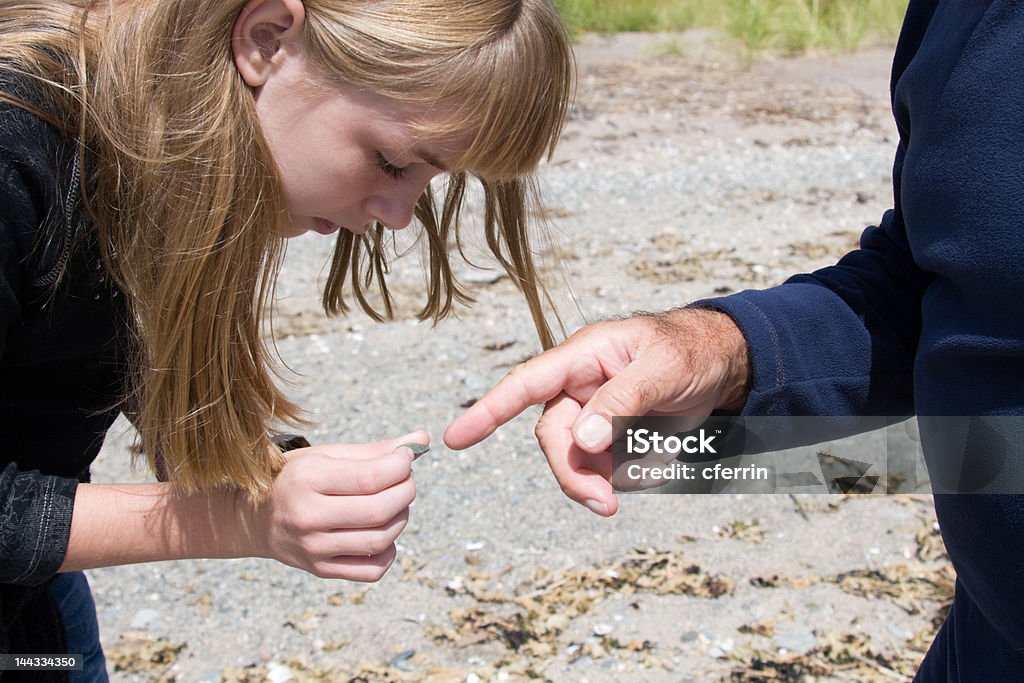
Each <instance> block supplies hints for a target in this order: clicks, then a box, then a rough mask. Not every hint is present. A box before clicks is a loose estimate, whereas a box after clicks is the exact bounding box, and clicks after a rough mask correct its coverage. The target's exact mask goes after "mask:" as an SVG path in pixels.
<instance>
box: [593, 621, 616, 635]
mask: <svg viewBox="0 0 1024 683" xmlns="http://www.w3.org/2000/svg"><path fill="white" fill-rule="evenodd" d="M611 632H612V625H611V624H594V633H595V634H597V635H599V636H606V635H608V634H609V633H611Z"/></svg>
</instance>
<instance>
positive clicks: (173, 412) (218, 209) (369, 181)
mask: <svg viewBox="0 0 1024 683" xmlns="http://www.w3.org/2000/svg"><path fill="white" fill-rule="evenodd" d="M572 73H573V72H572V63H571V53H570V50H569V47H568V43H567V40H566V36H565V34H564V32H563V28H562V26H561V24H560V21H559V18H558V15H557V13H556V11H555V10H554V9H553V7H552V5H551V2H550V0H472V1H468V2H467V1H461V2H456V1H455V0H305V1H303V0H248V1H247V2H246V1H244V0H234V1H227V0H225V1H224V2H217V3H209V2H205V1H204V0H136V1H134V2H131V3H117V2H110V3H102V2H88V1H86V0H69V1H63V2H62V1H59V0H35V1H33V0H20V1H19V0H0V174H2V179H0V194H2V196H3V199H2V200H0V325H2V334H0V387H2V391H0V401H2V402H3V405H2V410H0V427H2V428H3V433H4V435H5V437H6V446H7V447H6V448H5V449H4V452H3V454H2V455H0V458H2V463H3V464H2V468H3V469H2V474H0V557H2V562H0V584H2V586H0V652H14V653H28V652H42V653H58V652H72V653H86V654H87V658H86V659H87V661H86V669H87V670H88V668H89V667H90V666H92V667H93V673H92V674H91V675H93V676H95V677H104V676H105V674H104V673H103V660H102V652H101V651H100V650H99V641H98V637H97V635H96V628H95V614H94V610H93V608H92V607H91V598H90V596H89V593H88V587H87V584H85V582H84V576H83V575H82V574H81V573H80V571H81V570H82V569H86V568H91V567H100V566H109V565H116V564H121V563H131V562H145V561H151V560H163V559H175V558H193V557H240V556H259V557H272V558H275V559H277V560H279V561H281V562H284V563H286V564H289V565H292V566H295V567H299V568H302V569H305V570H307V571H310V572H312V573H314V574H316V575H318V576H322V577H340V578H346V579H351V580H360V581H374V580H377V579H378V578H379V577H380V576H381V575H382V574H383V573H384V571H386V569H387V568H388V566H389V565H390V563H391V562H392V560H393V559H394V555H395V550H394V544H393V542H394V540H395V538H396V537H397V535H398V534H399V533H400V532H401V531H402V529H403V528H404V527H405V524H406V520H407V515H408V506H409V504H410V502H411V501H412V499H413V496H414V485H413V483H412V478H411V468H410V462H411V459H412V457H413V456H412V452H411V451H410V449H408V448H405V447H402V444H405V443H408V442H419V443H426V441H427V438H428V437H427V435H426V433H425V432H422V431H421V432H415V433H413V434H409V435H406V436H403V437H400V438H398V439H391V440H387V441H381V442H377V443H372V444H362V445H346V444H332V445H326V446H320V447H312V448H303V449H299V450H296V451H292V452H291V453H289V454H288V457H287V458H286V457H285V456H284V455H283V454H282V453H281V451H280V449H278V448H276V447H275V446H274V443H273V440H272V438H271V436H270V435H269V433H268V430H269V429H270V428H271V426H272V425H276V424H281V423H289V422H291V423H294V422H295V421H296V420H297V419H298V415H299V411H298V409H297V407H296V406H294V405H293V404H291V403H290V402H289V401H288V400H287V399H286V398H285V396H284V395H283V393H282V392H281V391H280V389H279V388H278V387H277V385H276V384H275V367H274V365H273V363H272V360H273V359H272V357H271V353H270V351H268V349H267V347H266V346H265V345H264V342H263V340H262V337H261V331H262V329H263V327H264V318H265V311H267V310H269V304H270V303H271V302H272V300H273V290H274V279H275V274H276V271H277V268H278V265H279V261H280V258H281V255H282V251H283V249H284V242H283V239H282V238H284V237H294V236H297V235H300V234H302V233H305V232H311V231H312V232H317V233H321V234H331V233H337V235H338V237H337V247H336V250H335V254H334V258H333V262H332V264H331V272H330V277H329V279H328V282H327V286H326V291H325V292H324V297H323V301H324V306H325V308H326V310H327V311H328V312H329V313H339V312H344V311H346V310H348V306H347V302H346V298H345V294H344V290H345V289H346V287H350V288H351V295H352V296H354V297H355V299H356V301H357V302H358V304H359V305H360V306H361V307H362V308H363V309H364V310H365V311H366V312H367V313H368V314H369V315H370V316H372V317H374V318H375V319H378V320H379V319H384V318H387V317H388V316H389V315H390V314H391V302H390V298H389V296H388V292H387V288H386V286H385V285H384V283H383V280H382V278H383V274H384V273H385V272H386V268H387V263H386V258H385V251H384V246H385V234H386V233H385V231H386V230H398V229H401V228H404V227H406V226H407V225H408V224H409V223H410V222H411V221H412V220H413V219H414V218H415V219H416V221H417V222H418V223H419V224H421V225H422V227H423V235H424V237H425V239H426V241H427V247H428V252H429V284H428V290H427V297H426V303H425V305H424V306H423V308H422V310H421V312H420V316H421V317H422V318H433V319H435V320H436V319H439V318H441V317H443V316H445V315H446V314H448V313H449V312H450V311H451V309H452V307H453V304H454V303H455V302H456V301H466V300H468V296H467V295H466V293H465V292H464V291H463V290H462V289H460V287H459V286H458V283H457V282H456V281H455V279H454V278H453V275H452V270H451V267H450V265H449V263H448V260H447V259H448V254H449V253H450V251H452V250H453V247H454V248H461V247H460V246H459V236H458V226H459V215H460V207H461V205H462V202H463V198H464V196H465V193H466V191H467V186H468V183H469V180H470V178H473V177H475V178H476V179H478V180H479V182H480V184H481V186H482V189H483V198H484V227H485V230H486V238H487V243H488V245H489V247H490V249H491V251H492V252H493V253H494V255H495V257H496V258H497V260H498V261H499V262H500V263H501V265H502V266H503V267H504V268H505V270H506V271H507V272H508V274H509V275H510V277H511V278H512V280H513V281H514V282H515V283H517V285H518V286H519V288H520V289H521V290H522V292H523V294H524V295H525V298H526V300H527V303H528V305H529V307H530V310H531V312H532V314H533V318H534V321H535V323H536V326H537V329H538V332H539V334H540V337H541V341H542V343H543V344H544V345H545V346H550V345H551V343H552V335H551V332H550V331H549V329H548V327H547V325H546V323H545V321H544V315H543V310H542V309H543V304H544V303H545V299H544V294H543V289H542V288H541V287H540V285H539V283H538V277H537V272H536V270H535V268H534V265H533V263H532V260H531V259H532V252H531V249H530V244H529V240H528V239H527V233H528V230H527V221H526V217H527V216H528V215H529V214H530V212H531V210H532V208H534V206H535V201H536V200H535V198H534V197H535V194H534V183H533V181H532V179H531V178H532V177H531V174H532V172H533V171H534V169H535V168H536V166H537V164H538V163H539V161H540V160H541V159H542V158H543V157H544V156H545V155H547V154H550V152H551V150H552V149H553V146H554V144H555V141H556V139H557V137H558V135H559V132H560V130H561V126H562V123H563V120H564V118H565V115H566V110H567V107H568V101H569V96H570V92H571V86H572ZM441 173H446V174H448V180H447V184H446V185H445V189H444V193H443V196H438V195H435V194H434V193H433V192H432V190H431V187H430V181H431V179H432V178H434V177H435V176H436V175H438V174H441ZM374 288H375V289H376V297H375V298H372V297H370V296H369V290H371V289H374ZM373 300H376V301H378V302H379V303H378V304H377V305H376V306H375V305H373V303H371V302H372V301H373ZM118 411H124V412H126V414H128V415H130V417H131V419H132V420H133V422H134V423H135V425H136V427H137V428H138V431H139V434H140V440H141V445H142V447H143V450H144V452H146V453H147V454H148V458H149V462H150V465H151V466H152V467H153V468H154V470H155V471H157V473H158V475H160V477H161V479H162V480H166V481H167V482H168V483H156V484H140V485H131V486H115V485H99V484H89V483H86V482H87V481H88V468H89V464H90V463H91V461H92V460H93V459H94V457H95V456H96V453H97V451H98V449H99V445H100V443H101V441H102V435H103V433H104V432H105V431H106V429H107V428H108V427H109V425H110V423H111V422H112V421H113V419H114V417H115V416H116V414H117V412H118ZM55 575H58V576H59V578H58V580H54V576H55ZM90 653H91V656H89V655H90ZM36 673H38V672H36ZM87 674H88V671H87Z"/></svg>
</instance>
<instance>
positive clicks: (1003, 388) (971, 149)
mask: <svg viewBox="0 0 1024 683" xmlns="http://www.w3.org/2000/svg"><path fill="white" fill-rule="evenodd" d="M1022 63H1024V3H1021V2H1019V0H990V1H984V0H912V1H911V2H910V6H909V9H908V12H907V17H906V21H905V23H904V27H903V31H902V34H901V37H900V42H899V45H898V47H897V51H896V57H895V60H894V64H893V72H892V104H893V113H894V115H895V118H896V123H897V126H898V129H899V136H900V142H899V147H898V149H897V151H896V158H895V164H894V169H893V181H894V205H893V209H892V210H891V211H888V212H886V213H885V215H884V216H883V217H882V220H881V222H880V224H879V225H878V226H875V227H870V228H868V229H867V230H866V231H865V232H864V234H863V236H862V237H861V243H860V248H859V249H858V250H856V251H854V252H852V253H850V254H848V255H847V256H845V257H844V258H843V259H842V260H840V262H839V263H838V264H837V265H835V266H832V267H829V268H825V269H823V270H820V271H817V272H814V273H811V274H807V275H800V276H797V277H794V278H791V279H790V280H788V281H787V282H786V283H785V284H783V285H781V286H779V287H776V288H773V289H769V290H764V291H756V292H755V291H748V292H741V293H739V294H736V295H733V296H730V297H725V298H722V299H715V300H710V301H704V302H699V304H698V305H700V306H705V307H712V308H716V309H719V310H722V311H724V312H726V313H728V314H729V315H730V316H732V318H733V319H734V320H736V321H737V323H738V324H739V326H740V328H741V329H742V330H743V333H744V335H745V337H746V339H747V341H748V343H749V347H750V351H751V358H752V366H753V386H752V391H751V394H750V398H749V402H748V403H747V405H746V407H745V408H744V413H745V414H751V415H849V414H860V415H908V414H914V413H916V414H917V415H918V416H919V422H920V423H921V427H922V442H923V447H924V451H925V458H926V461H927V464H928V467H929V471H930V472H931V474H932V481H933V484H938V487H937V488H936V490H937V491H939V490H965V489H966V490H982V491H985V490H998V491H1002V492H1019V491H1024V488H1021V487H1020V483H1021V480H1022V477H1021V470H1022V460H1024V458H1022V457H1021V455H1022V454H1021V448H1022V446H1024V436H1022V434H1024V430H1022V429H1021V427H1020V425H1021V424H1022V422H1024V419H1015V418H1014V417H1012V416H1022V415H1024V276H1022V264H1024V78H1021V76H1020V73H1021V72H1020V71H1019V69H1020V67H1021V65H1022ZM945 416H1011V417H1009V418H1007V419H997V420H996V422H995V424H997V425H999V426H1000V427H999V429H1001V430H1002V431H1000V432H999V433H998V434H995V435H993V434H992V430H990V429H987V426H988V424H989V423H985V426H986V429H985V430H984V434H983V435H982V437H981V438H980V439H974V440H973V441H972V440H971V439H970V438H966V437H964V430H963V425H964V422H963V421H962V420H951V419H949V418H947V417H945ZM975 431H978V430H975ZM971 436H972V437H973V436H977V435H976V434H975V435H971ZM965 438H966V441H965ZM958 439H959V440H958ZM954 442H956V443H954ZM951 461H956V462H952V463H951ZM992 462H995V466H994V469H992V468H988V469H986V467H982V466H981V465H980V464H979V463H982V464H985V463H988V464H991V463H992ZM990 470H991V471H990ZM979 473H981V474H980V475H979ZM981 475H984V476H981ZM988 475H991V476H988ZM971 476H974V477H975V479H978V480H979V481H973V482H972V481H970V479H971ZM965 479H966V480H968V481H969V483H971V484H972V485H971V486H963V482H964V481H965ZM993 481H996V482H997V483H1000V484H1001V486H998V487H995V488H992V487H989V488H985V485H987V484H991V483H992V482H993ZM946 484H948V486H946ZM958 484H959V485H958ZM935 506H936V511H937V513H938V518H939V523H940V527H941V529H942V534H943V538H944V539H945V542H946V546H947V548H948V550H949V554H950V557H951V559H952V561H953V564H954V567H955V568H956V570H957V575H958V582H957V587H956V598H955V601H954V605H953V609H952V611H951V613H950V615H949V617H948V619H947V621H946V623H945V625H944V626H943V628H942V630H941V631H940V633H939V635H938V637H937V638H936V640H935V643H934V644H933V645H932V648H931V650H930V652H929V654H928V656H927V657H926V659H925V661H924V663H923V664H922V666H921V669H920V671H919V673H918V678H917V680H919V681H929V682H931V681H946V680H948V681H984V682H988V681H1024V495H967V494H945V495H936V496H935Z"/></svg>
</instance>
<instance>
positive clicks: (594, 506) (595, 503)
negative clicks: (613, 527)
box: [583, 498, 608, 517]
mask: <svg viewBox="0 0 1024 683" xmlns="http://www.w3.org/2000/svg"><path fill="white" fill-rule="evenodd" d="M583 505H584V507H586V508H587V509H588V510H590V511H591V512H593V513H594V514H597V515H601V516H602V517H607V516H608V506H607V505H605V504H604V503H602V502H601V501H599V500H594V499H593V498H587V499H586V500H585V501H583Z"/></svg>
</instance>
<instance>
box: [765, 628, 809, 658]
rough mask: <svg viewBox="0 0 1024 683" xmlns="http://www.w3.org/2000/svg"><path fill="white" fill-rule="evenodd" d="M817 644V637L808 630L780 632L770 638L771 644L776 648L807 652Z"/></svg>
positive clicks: (801, 652)
mask: <svg viewBox="0 0 1024 683" xmlns="http://www.w3.org/2000/svg"><path fill="white" fill-rule="evenodd" d="M817 644H818V639H817V638H815V637H814V634H813V633H811V632H810V631H795V632H793V633H780V634H779V635H777V636H775V637H774V638H772V645H774V646H775V648H776V649H778V650H786V651H787V652H796V653H799V654H807V653H808V652H810V651H811V650H813V649H814V647H815V646H816V645H817Z"/></svg>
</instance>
